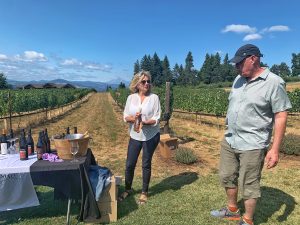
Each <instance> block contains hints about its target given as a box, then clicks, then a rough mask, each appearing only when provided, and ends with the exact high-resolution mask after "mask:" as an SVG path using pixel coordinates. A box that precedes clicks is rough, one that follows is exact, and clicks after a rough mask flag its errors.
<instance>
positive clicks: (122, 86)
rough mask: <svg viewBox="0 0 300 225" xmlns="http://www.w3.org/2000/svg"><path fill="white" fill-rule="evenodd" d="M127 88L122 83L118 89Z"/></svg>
mask: <svg viewBox="0 0 300 225" xmlns="http://www.w3.org/2000/svg"><path fill="white" fill-rule="evenodd" d="M124 88H126V85H125V84H124V83H123V82H122V81H121V83H120V84H119V87H118V89H124Z"/></svg>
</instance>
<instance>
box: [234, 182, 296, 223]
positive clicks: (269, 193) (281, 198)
mask: <svg viewBox="0 0 300 225" xmlns="http://www.w3.org/2000/svg"><path fill="white" fill-rule="evenodd" d="M296 204H297V202H296V201H295V199H294V197H293V196H291V195H289V194H287V193H285V192H284V191H282V190H279V189H276V188H272V187H266V186H263V187H261V198H260V199H259V200H258V202H257V206H256V212H255V217H254V223H255V224H257V225H258V224H262V223H267V222H268V220H269V218H271V217H272V216H273V214H274V213H276V212H278V211H279V210H280V209H281V208H282V207H284V211H283V213H282V214H281V215H279V216H278V217H277V218H276V220H277V221H278V222H279V223H281V222H284V221H286V220H287V218H288V216H289V215H290V214H291V213H292V212H293V211H294V209H295V205H296ZM238 205H239V206H241V208H242V211H245V210H244V206H243V203H242V201H240V202H239V204H238Z"/></svg>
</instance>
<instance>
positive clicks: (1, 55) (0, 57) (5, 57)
mask: <svg viewBox="0 0 300 225" xmlns="http://www.w3.org/2000/svg"><path fill="white" fill-rule="evenodd" d="M6 59H8V57H7V56H6V55H3V54H0V60H6Z"/></svg>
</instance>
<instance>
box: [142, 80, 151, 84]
mask: <svg viewBox="0 0 300 225" xmlns="http://www.w3.org/2000/svg"><path fill="white" fill-rule="evenodd" d="M141 83H142V84H146V83H147V84H150V80H142V81H141Z"/></svg>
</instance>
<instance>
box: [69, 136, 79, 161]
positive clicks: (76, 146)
mask: <svg viewBox="0 0 300 225" xmlns="http://www.w3.org/2000/svg"><path fill="white" fill-rule="evenodd" d="M70 143H71V153H72V155H73V160H72V161H71V162H78V160H77V159H76V158H75V155H76V154H77V153H78V151H79V144H78V141H70Z"/></svg>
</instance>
